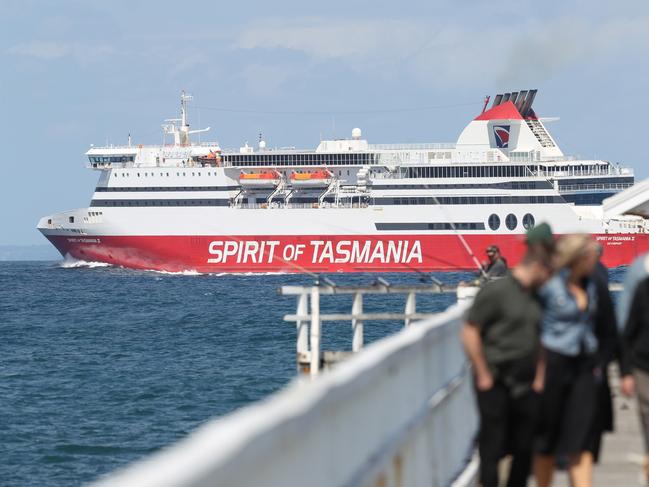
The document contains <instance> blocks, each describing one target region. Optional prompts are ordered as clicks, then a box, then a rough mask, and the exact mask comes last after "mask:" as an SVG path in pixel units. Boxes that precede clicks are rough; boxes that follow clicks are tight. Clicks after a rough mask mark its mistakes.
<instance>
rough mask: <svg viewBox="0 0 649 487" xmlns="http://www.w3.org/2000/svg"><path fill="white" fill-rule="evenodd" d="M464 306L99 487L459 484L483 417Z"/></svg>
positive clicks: (213, 426) (208, 428)
mask: <svg viewBox="0 0 649 487" xmlns="http://www.w3.org/2000/svg"><path fill="white" fill-rule="evenodd" d="M463 312H464V307H463V306H458V305H455V306H452V307H451V308H450V309H448V310H447V311H445V312H443V313H440V314H438V315H436V316H435V317H434V318H432V319H429V320H427V321H425V322H421V323H418V324H417V325H416V326H410V327H408V328H407V329H404V330H402V331H401V332H399V333H397V334H395V335H393V336H391V337H388V338H385V339H383V340H379V341H377V342H374V343H373V344H371V345H370V346H368V347H367V348H366V349H365V350H364V351H363V352H362V353H358V354H355V355H354V356H353V357H352V358H350V359H349V360H347V361H345V362H343V363H341V364H340V365H339V366H337V367H336V368H334V369H332V370H331V371H328V372H327V373H324V374H322V375H321V376H319V377H318V379H317V380H305V379H304V378H303V379H298V380H295V381H293V383H291V384H290V385H289V386H288V387H287V388H286V389H284V390H283V391H281V392H279V393H277V394H274V395H273V396H271V397H270V398H269V399H267V400H265V401H263V402H261V403H259V404H255V405H253V406H250V407H247V408H244V409H243V410H240V411H237V412H235V413H233V414H230V415H228V416H226V417H225V418H222V419H219V420H216V421H212V422H210V423H208V424H206V425H204V426H202V427H201V428H200V429H199V430H197V431H196V432H194V433H192V434H191V435H190V436H189V437H188V438H187V439H184V440H182V441H181V442H179V443H178V444H176V445H174V446H172V447H171V448H168V449H165V450H162V451H161V452H159V453H156V454H154V455H153V456H152V457H151V458H149V459H147V460H145V461H142V462H139V463H137V464H136V465H134V466H132V467H129V468H127V469H126V470H124V471H122V472H118V473H117V474H114V475H112V476H110V477H108V478H106V479H105V480H102V481H100V482H97V483H96V484H95V487H135V486H137V487H153V486H156V487H171V486H175V487H185V486H187V487H189V486H203V485H224V486H225V485H237V486H240V487H246V486H257V485H264V486H271V487H275V486H277V487H279V486H281V487H285V486H287V485H298V484H300V483H304V482H305V479H308V483H309V486H310V487H325V486H326V487H348V486H349V487H351V486H358V485H361V486H364V485H388V484H389V485H429V486H433V487H442V486H448V485H450V484H451V483H452V482H453V481H454V480H455V479H458V478H459V476H460V474H461V472H462V471H463V470H464V468H465V466H466V464H467V461H468V459H469V458H470V456H471V453H472V450H473V438H474V435H475V431H476V428H477V415H476V411H475V406H474V401H473V397H472V386H471V380H470V372H469V370H468V368H467V366H466V359H465V357H464V354H463V352H462V347H461V344H460V341H459V327H460V325H461V322H462V321H461V320H462V316H463ZM388 479H392V480H391V481H388Z"/></svg>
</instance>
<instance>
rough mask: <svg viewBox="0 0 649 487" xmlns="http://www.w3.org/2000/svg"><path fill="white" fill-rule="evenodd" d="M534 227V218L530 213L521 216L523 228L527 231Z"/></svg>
mask: <svg viewBox="0 0 649 487" xmlns="http://www.w3.org/2000/svg"><path fill="white" fill-rule="evenodd" d="M533 226H534V217H533V216H532V215H531V214H530V213H526V214H525V215H524V216H523V228H524V229H525V230H529V229H530V228H532V227H533Z"/></svg>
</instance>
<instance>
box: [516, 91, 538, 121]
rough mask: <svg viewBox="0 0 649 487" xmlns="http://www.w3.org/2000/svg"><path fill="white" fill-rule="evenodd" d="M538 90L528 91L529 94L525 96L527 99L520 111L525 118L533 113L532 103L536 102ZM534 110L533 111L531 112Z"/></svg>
mask: <svg viewBox="0 0 649 487" xmlns="http://www.w3.org/2000/svg"><path fill="white" fill-rule="evenodd" d="M537 91H538V90H530V91H528V92H527V96H526V97H525V101H524V102H523V104H522V105H521V108H520V109H519V111H520V112H521V115H522V116H523V117H524V118H527V117H529V116H532V115H533V112H532V103H534V97H536V92H537ZM531 112H532V113H531Z"/></svg>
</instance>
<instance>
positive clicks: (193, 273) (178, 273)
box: [143, 269, 207, 276]
mask: <svg viewBox="0 0 649 487" xmlns="http://www.w3.org/2000/svg"><path fill="white" fill-rule="evenodd" d="M143 271H144V272H153V273H155V274H163V275H166V276H205V275H207V274H205V273H203V272H198V271H195V270H190V269H187V270H184V271H158V270H155V269H143Z"/></svg>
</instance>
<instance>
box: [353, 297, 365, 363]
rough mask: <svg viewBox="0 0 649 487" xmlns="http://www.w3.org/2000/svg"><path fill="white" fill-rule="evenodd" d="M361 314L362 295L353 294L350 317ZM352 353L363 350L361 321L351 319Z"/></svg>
mask: <svg viewBox="0 0 649 487" xmlns="http://www.w3.org/2000/svg"><path fill="white" fill-rule="evenodd" d="M362 313H363V295H362V294H361V293H356V294H354V302H353V304H352V315H360V314H362ZM352 330H353V338H352V352H359V351H360V350H361V348H363V320H359V319H355V318H352Z"/></svg>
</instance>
